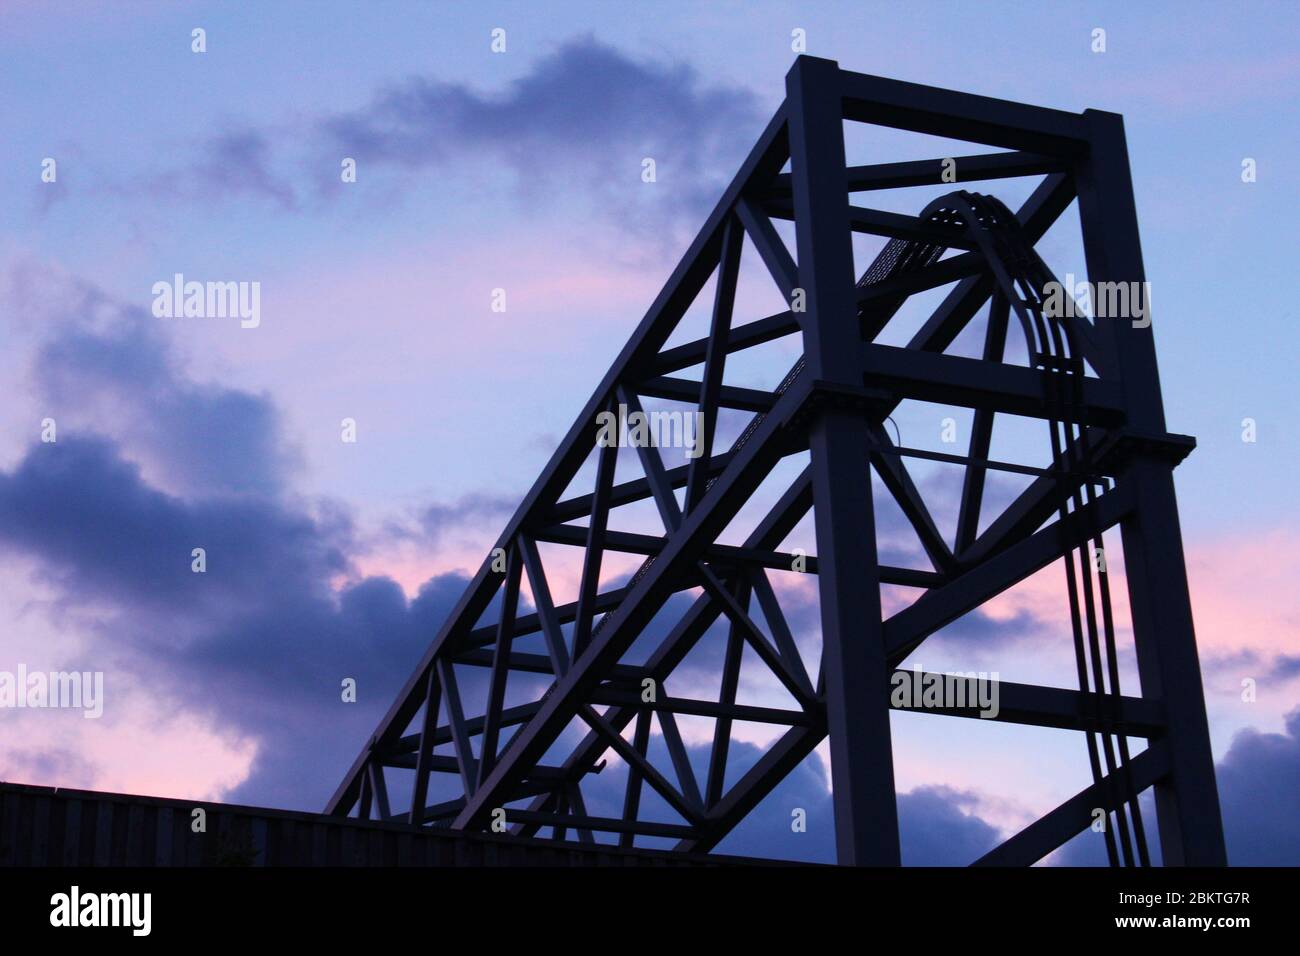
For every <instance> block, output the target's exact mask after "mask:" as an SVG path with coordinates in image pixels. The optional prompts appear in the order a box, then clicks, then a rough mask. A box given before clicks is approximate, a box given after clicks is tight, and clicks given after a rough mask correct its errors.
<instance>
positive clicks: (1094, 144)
mask: <svg viewBox="0 0 1300 956" xmlns="http://www.w3.org/2000/svg"><path fill="white" fill-rule="evenodd" d="M1084 116H1085V117H1086V119H1087V122H1088V127H1089V140H1090V147H1091V148H1090V151H1089V154H1088V155H1087V156H1086V157H1085V158H1084V159H1082V160H1081V161H1080V162H1079V165H1078V168H1077V170H1076V177H1077V180H1078V194H1079V213H1080V220H1081V223H1082V226H1083V239H1084V251H1085V253H1086V255H1087V261H1088V279H1089V281H1090V282H1092V283H1093V284H1094V285H1093V288H1094V289H1095V288H1096V287H1097V286H1096V284H1097V283H1100V282H1133V283H1138V285H1137V286H1134V287H1133V288H1141V289H1144V288H1145V287H1144V286H1142V285H1141V284H1142V283H1144V282H1145V280H1146V273H1145V271H1144V269H1143V265H1142V247H1141V243H1140V240H1139V238H1138V224H1137V209H1136V204H1135V202H1134V198H1133V182H1132V177H1131V174H1130V171H1129V164H1128V150H1127V146H1126V143H1125V137H1124V120H1123V117H1121V116H1119V115H1118V114H1116V113H1107V112H1103V111H1099V110H1087V111H1086V112H1085V113H1084ZM1143 295H1144V298H1145V291H1144V292H1143ZM1093 298H1094V300H1096V299H1097V298H1099V297H1097V296H1094V297H1093ZM1129 301H1130V302H1131V301H1132V297H1131V295H1130V300H1129ZM1148 305H1149V303H1148ZM1094 308H1095V306H1094ZM1150 319H1151V316H1150V314H1149V312H1148V314H1147V315H1146V316H1145V317H1144V318H1143V319H1142V320H1140V321H1138V320H1136V319H1134V318H1128V317H1112V318H1110V319H1108V320H1107V319H1103V320H1101V321H1100V322H1099V323H1098V325H1099V326H1101V327H1103V328H1104V327H1106V326H1108V327H1109V328H1110V330H1111V334H1113V336H1114V342H1115V356H1116V364H1117V367H1118V369H1119V372H1120V377H1121V381H1122V384H1123V388H1124V404H1125V413H1126V416H1127V419H1128V424H1129V426H1130V427H1131V428H1132V429H1133V430H1134V431H1135V432H1137V433H1139V434H1152V435H1159V434H1162V433H1163V432H1164V431H1165V416H1164V406H1163V403H1162V401H1161V395H1160V379H1159V374H1158V372H1157V369H1156V353H1155V342H1154V339H1153V337H1152V326H1151V325H1150V324H1149V323H1150ZM1135 322H1136V323H1137V324H1135ZM1143 323H1147V324H1145V327H1144V325H1143ZM1119 480H1120V481H1121V482H1124V483H1126V484H1128V485H1129V486H1130V487H1132V488H1133V489H1134V491H1135V493H1136V507H1135V508H1134V509H1133V512H1132V514H1131V515H1130V517H1128V518H1126V519H1125V520H1124V522H1123V524H1122V526H1121V528H1122V540H1123V543H1124V563H1125V568H1126V571H1127V576H1128V588H1129V600H1130V603H1131V605H1132V613H1133V637H1134V643H1135V645H1136V651H1137V660H1138V671H1139V674H1140V675H1141V678H1142V694H1143V696H1144V697H1150V698H1156V699H1159V700H1161V701H1162V702H1163V704H1164V707H1165V712H1166V714H1167V717H1168V721H1169V730H1168V737H1167V745H1168V747H1169V755H1170V765H1171V770H1170V773H1169V775H1168V777H1167V778H1166V779H1164V780H1162V781H1160V782H1158V783H1157V784H1156V786H1155V797H1156V816H1157V822H1158V824H1159V829H1160V849H1161V855H1162V858H1163V861H1164V864H1165V865H1166V866H1179V865H1189V866H1223V865H1226V863H1227V853H1226V851H1225V849H1224V844H1223V823H1222V819H1221V816H1220V812H1219V791H1218V788H1217V787H1216V785H1215V779H1214V757H1213V754H1212V752H1211V749H1210V732H1209V725H1208V722H1207V720H1206V717H1205V695H1204V692H1203V690H1202V686H1201V669H1200V663H1199V661H1198V659H1197V653H1196V637H1195V633H1194V630H1193V626H1192V606H1191V597H1190V594H1189V593H1188V589H1187V572H1186V570H1185V566H1184V561H1183V544H1182V535H1181V532H1180V530H1179V524H1178V505H1177V499H1176V497H1175V494H1174V480H1173V465H1172V464H1171V463H1169V462H1167V461H1162V460H1160V459H1159V458H1158V457H1155V456H1154V455H1152V454H1149V453H1144V452H1142V451H1139V452H1137V454H1136V455H1135V456H1134V458H1133V460H1132V463H1131V464H1130V466H1129V467H1128V468H1127V469H1126V471H1125V472H1124V473H1123V474H1122V475H1121V476H1120V478H1119Z"/></svg>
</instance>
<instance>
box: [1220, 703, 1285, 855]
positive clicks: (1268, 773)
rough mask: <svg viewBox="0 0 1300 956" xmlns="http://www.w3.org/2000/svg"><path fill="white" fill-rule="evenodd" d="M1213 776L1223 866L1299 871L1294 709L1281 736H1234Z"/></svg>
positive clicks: (1245, 732) (1252, 732) (1256, 733)
mask: <svg viewBox="0 0 1300 956" xmlns="http://www.w3.org/2000/svg"><path fill="white" fill-rule="evenodd" d="M1217 772H1218V779H1219V799H1220V801H1221V802H1222V805H1223V828H1224V836H1225V837H1226V839H1227V841H1228V861H1229V862H1230V863H1232V864H1234V865H1236V866H1300V709H1296V710H1293V711H1292V712H1291V713H1290V714H1288V715H1287V717H1286V732H1285V733H1281V734H1266V733H1261V732H1260V731H1258V730H1243V731H1242V732H1241V733H1239V734H1237V736H1236V737H1235V738H1234V739H1233V741H1232V746H1231V747H1230V748H1229V749H1228V752H1227V753H1226V754H1224V757H1223V760H1222V761H1221V762H1220V763H1219V765H1218V768H1217Z"/></svg>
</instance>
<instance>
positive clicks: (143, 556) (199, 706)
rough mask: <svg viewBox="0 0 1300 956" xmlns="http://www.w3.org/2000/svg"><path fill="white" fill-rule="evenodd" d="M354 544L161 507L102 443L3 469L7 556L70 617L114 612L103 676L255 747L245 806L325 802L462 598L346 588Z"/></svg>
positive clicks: (292, 513)
mask: <svg viewBox="0 0 1300 956" xmlns="http://www.w3.org/2000/svg"><path fill="white" fill-rule="evenodd" d="M351 546H352V545H351V527H350V525H348V524H347V523H346V522H341V521H337V520H321V519H319V518H317V517H315V516H313V515H311V514H309V513H307V512H306V511H302V510H296V509H294V508H291V507H288V506H285V505H280V504H277V503H275V502H273V501H269V500H266V499H248V498H239V497H230V496H222V497H215V498H195V499H189V498H185V499H182V498H178V497H175V496H171V495H167V494H164V493H163V492H161V491H159V490H157V489H156V488H153V487H150V486H149V485H148V484H147V483H146V482H145V481H144V480H143V479H142V477H141V474H140V470H139V468H138V467H137V466H135V465H134V464H132V463H130V462H129V461H126V460H124V459H123V458H122V456H121V453H120V450H119V449H118V448H117V447H116V446H115V445H114V444H113V443H112V442H110V441H108V440H106V439H102V438H78V437H74V438H69V439H66V440H60V441H59V442H57V443H54V444H42V445H35V446H33V447H32V448H31V449H30V451H29V452H28V454H27V455H26V457H25V458H24V459H23V460H22V461H21V462H20V463H19V465H18V466H17V467H16V468H15V469H14V470H13V471H11V472H10V473H7V474H0V549H3V550H11V551H14V552H17V553H20V554H22V555H24V556H25V557H27V558H29V559H36V560H37V561H39V562H40V563H41V565H42V566H43V568H44V569H45V570H46V571H47V573H48V575H49V579H50V580H51V581H52V582H53V583H55V584H56V585H57V586H58V587H59V588H60V590H61V592H62V595H63V597H62V603H63V605H64V606H65V607H82V608H87V609H92V610H97V611H102V609H104V608H109V609H110V611H109V612H108V613H102V615H101V616H100V618H99V624H98V626H97V634H96V635H95V641H94V644H93V645H92V647H91V648H90V649H89V650H87V651H86V654H87V656H88V659H90V660H91V661H92V663H94V664H95V666H96V667H97V668H101V667H102V669H104V670H106V671H108V672H109V674H110V675H111V674H112V671H113V669H114V668H117V667H121V668H125V669H127V670H129V672H130V673H131V674H132V675H133V676H134V677H135V678H136V679H137V680H143V681H145V682H147V683H148V685H149V686H150V687H151V689H152V690H153V691H154V692H156V693H158V694H160V695H162V696H163V697H164V698H170V699H172V700H173V701H174V702H175V704H176V705H177V706H178V707H179V708H182V709H184V710H187V711H191V712H195V713H199V714H203V715H205V716H208V717H210V718H212V719H214V720H215V721H216V722H217V725H218V727H219V728H221V729H223V730H225V731H227V732H232V733H236V734H239V735H241V736H248V737H251V738H254V739H255V740H256V741H257V742H258V744H259V747H260V751H259V754H258V758H257V762H256V765H255V767H254V768H253V773H252V776H251V777H250V779H249V781H248V782H247V783H245V784H244V785H243V786H242V787H241V788H240V789H239V791H238V792H237V794H236V797H237V798H239V799H244V800H248V801H252V802H258V803H269V804H272V805H277V806H294V807H307V808H316V807H318V806H319V805H320V804H321V803H322V802H323V801H324V799H325V797H326V796H328V794H329V792H330V790H331V789H332V786H333V785H334V784H335V783H336V782H337V780H338V779H339V778H340V777H341V775H342V772H343V770H344V769H345V768H346V767H347V765H348V764H349V763H350V761H351V758H352V757H353V756H354V755H355V752H356V750H357V749H358V748H359V746H360V743H361V742H362V741H363V740H364V738H365V736H366V735H367V734H368V733H369V732H370V730H371V729H372V728H373V726H374V724H375V723H376V722H377V721H378V718H379V717H380V716H381V715H382V713H383V712H384V711H385V710H386V709H387V706H388V704H389V703H390V701H391V698H392V696H393V695H394V694H395V693H396V691H397V689H398V687H399V686H400V684H401V682H402V680H403V679H404V678H405V677H406V676H407V675H408V673H409V671H410V669H411V668H412V667H413V666H414V664H415V662H416V660H417V658H418V656H419V654H420V653H421V652H422V650H423V649H424V647H425V646H426V644H427V642H428V640H429V638H430V637H431V636H432V634H433V633H434V631H435V630H436V628H437V626H438V624H439V623H440V622H441V620H442V618H443V617H444V616H445V615H446V613H447V611H448V610H449V608H450V607H451V606H452V604H453V603H454V602H455V600H456V599H457V598H458V597H459V596H460V594H461V592H462V591H463V589H464V587H465V584H466V580H465V578H463V577H461V576H459V575H455V574H450V575H445V576H442V577H437V578H433V579H431V580H430V581H428V582H426V584H425V585H424V587H423V588H422V589H421V591H420V593H419V595H418V596H417V597H416V599H415V600H413V601H410V602H408V601H407V599H406V597H405V595H404V594H403V593H402V591H401V589H400V587H398V585H397V584H396V583H394V582H393V581H391V580H389V579H387V578H379V577H372V578H366V579H362V580H359V581H356V582H355V583H352V584H350V585H347V586H345V587H344V588H343V589H342V590H341V591H339V592H337V593H336V592H335V591H334V590H333V589H332V588H331V581H332V580H334V579H335V578H336V577H338V576H339V575H342V574H344V573H345V572H347V570H348V567H349V562H348V554H349V552H350V549H351ZM194 547H202V548H204V549H205V550H206V555H207V570H206V572H205V573H201V574H199V573H194V572H193V571H192V570H191V557H190V554H191V549H192V548H194ZM97 655H98V656H97ZM101 661H102V662H104V663H102V664H101ZM344 678H352V679H353V680H355V681H356V682H357V687H358V702H357V703H355V704H345V703H343V702H342V699H341V697H342V695H341V683H342V681H343V679H344Z"/></svg>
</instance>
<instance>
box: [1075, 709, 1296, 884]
mask: <svg viewBox="0 0 1300 956" xmlns="http://www.w3.org/2000/svg"><path fill="white" fill-rule="evenodd" d="M1215 774H1216V776H1217V778H1218V784H1219V804H1220V807H1221V809H1222V812H1223V833H1224V839H1225V840H1226V841H1227V845H1228V862H1229V864H1231V865H1233V866H1300V709H1296V710H1293V711H1292V712H1291V713H1290V714H1288V715H1287V716H1286V730H1285V732H1284V733H1280V734H1270V733H1263V732H1261V731H1259V730H1255V729H1253V728H1248V729H1246V730H1243V731H1241V732H1240V733H1239V734H1237V736H1236V737H1235V738H1233V741H1232V746H1231V747H1229V748H1228V752H1227V753H1226V754H1224V755H1223V759H1222V760H1221V761H1220V762H1219V763H1218V765H1217V766H1216V767H1215ZM1141 808H1142V813H1143V820H1144V822H1145V824H1146V827H1147V834H1148V837H1147V842H1148V845H1149V846H1150V848H1151V853H1152V861H1153V862H1155V863H1158V862H1159V860H1160V848H1159V842H1160V841H1159V838H1158V836H1157V831H1156V817H1155V807H1154V803H1153V801H1152V799H1151V792H1150V791H1147V792H1146V793H1144V794H1143V795H1142V798H1141ZM1059 862H1060V863H1061V864H1063V865H1066V866H1105V865H1106V851H1105V844H1104V843H1103V842H1102V837H1101V835H1100V834H1097V833H1092V832H1091V831H1086V832H1084V833H1081V834H1080V835H1079V836H1077V837H1075V838H1074V840H1072V841H1070V843H1068V844H1066V846H1065V847H1064V848H1063V849H1062V852H1061V855H1060V859H1059Z"/></svg>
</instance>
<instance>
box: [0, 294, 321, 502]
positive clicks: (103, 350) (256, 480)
mask: <svg viewBox="0 0 1300 956" xmlns="http://www.w3.org/2000/svg"><path fill="white" fill-rule="evenodd" d="M14 271H15V273H21V270H19V269H15V270H14ZM10 279H11V281H10V282H9V285H8V294H7V295H6V296H5V298H4V305H5V307H6V308H7V309H10V310H12V312H13V314H14V315H22V316H26V317H28V318H29V320H33V323H34V324H35V320H38V321H39V326H36V327H39V328H41V329H42V330H43V337H42V339H41V341H40V343H39V345H38V347H37V349H36V353H35V356H34V359H33V361H32V365H31V370H30V376H29V377H30V384H31V391H32V393H33V395H34V397H35V398H36V399H37V400H38V402H39V409H40V412H41V415H42V417H44V416H46V415H48V416H50V417H52V418H54V419H55V421H56V422H57V423H58V427H59V430H60V432H61V434H63V435H67V434H75V433H77V432H82V433H84V432H88V431H94V432H99V433H104V434H107V435H109V436H111V437H113V438H115V439H117V440H119V441H121V442H124V443H129V446H130V452H131V454H132V455H134V456H135V457H137V458H138V459H139V460H141V461H143V462H144V463H146V464H148V465H149V466H150V468H151V469H154V470H156V472H155V473H156V474H158V475H159V476H160V477H161V478H162V479H163V480H164V481H165V482H166V484H167V486H168V487H169V488H173V489H175V490H177V491H181V492H185V491H194V490H198V489H203V490H204V491H206V492H209V493H211V492H224V493H230V494H278V493H279V492H281V491H282V490H283V489H284V487H285V484H286V480H287V477H288V475H289V474H290V472H291V471H292V469H293V467H294V466H295V465H297V463H298V459H297V456H296V453H295V451H294V448H293V446H292V443H291V442H289V441H288V440H287V439H286V436H285V435H284V433H283V430H282V427H281V421H280V416H279V413H278V411H277V410H276V408H275V406H274V404H272V402H271V401H270V399H269V397H268V396H267V395H265V394H254V393H251V392H247V391H243V390H240V389H235V388H231V387H228V386H226V385H223V384H221V383H218V382H207V383H204V382H197V381H195V380H194V379H193V378H192V377H191V376H190V374H189V372H188V371H187V369H186V367H185V362H184V360H183V359H182V358H181V357H180V356H179V355H178V354H177V352H176V350H175V348H174V347H173V345H172V339H171V338H169V337H168V334H167V329H166V327H165V325H164V323H165V322H166V321H168V320H164V319H158V318H155V317H154V316H152V315H151V314H150V313H149V311H148V310H147V309H145V308H144V307H128V306H125V305H123V304H122V303H120V302H117V301H114V300H112V299H109V298H108V297H106V296H104V295H103V293H102V292H100V291H99V290H98V289H96V288H94V287H93V286H90V285H88V284H86V283H79V282H66V283H64V284H63V285H62V287H61V288H60V294H58V295H57V296H53V297H51V296H50V295H49V294H48V289H47V287H45V286H44V285H42V284H41V282H40V281H39V280H35V279H32V278H31V277H24V276H23V275H21V274H16V275H13V276H11V277H10ZM147 291H148V290H142V295H141V297H142V299H143V298H144V293H145V292H147Z"/></svg>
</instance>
